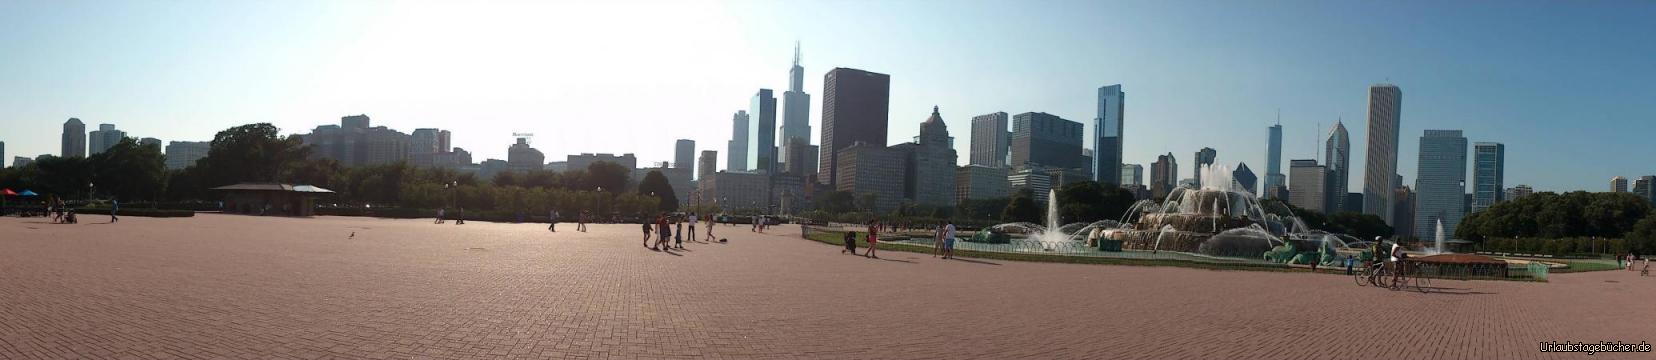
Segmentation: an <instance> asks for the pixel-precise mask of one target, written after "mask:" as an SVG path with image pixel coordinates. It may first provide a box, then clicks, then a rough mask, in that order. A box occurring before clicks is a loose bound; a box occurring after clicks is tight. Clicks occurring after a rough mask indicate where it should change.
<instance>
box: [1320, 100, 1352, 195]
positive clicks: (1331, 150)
mask: <svg viewBox="0 0 1656 360" xmlns="http://www.w3.org/2000/svg"><path fill="white" fill-rule="evenodd" d="M1350 137H1351V135H1350V134H1348V133H1346V128H1345V121H1342V120H1335V121H1334V129H1331V130H1329V131H1328V140H1327V141H1325V142H1324V144H1323V147H1324V149H1323V166H1324V167H1326V168H1328V188H1327V189H1325V190H1327V192H1326V194H1324V195H1326V196H1325V197H1326V199H1325V200H1324V201H1323V209H1325V210H1327V213H1329V214H1335V213H1339V212H1340V211H1341V210H1343V209H1345V199H1346V191H1347V189H1346V188H1347V187H1348V186H1349V185H1348V184H1350V182H1351V139H1350Z"/></svg>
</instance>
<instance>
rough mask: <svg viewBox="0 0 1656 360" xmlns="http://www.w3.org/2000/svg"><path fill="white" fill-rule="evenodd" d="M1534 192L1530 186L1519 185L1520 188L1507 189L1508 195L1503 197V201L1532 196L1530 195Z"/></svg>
mask: <svg viewBox="0 0 1656 360" xmlns="http://www.w3.org/2000/svg"><path fill="white" fill-rule="evenodd" d="M1534 192H1535V189H1532V188H1530V186H1529V185H1524V184H1518V186H1514V187H1510V188H1507V189H1506V191H1505V193H1506V194H1505V195H1502V198H1501V201H1513V200H1518V199H1520V198H1523V197H1525V196H1530V194H1532V193H1534Z"/></svg>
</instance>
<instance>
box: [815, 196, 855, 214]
mask: <svg viewBox="0 0 1656 360" xmlns="http://www.w3.org/2000/svg"><path fill="white" fill-rule="evenodd" d="M856 197H857V196H856V195H855V194H852V193H851V192H850V191H830V192H828V195H826V196H823V198H822V200H820V201H817V203H816V205H817V209H819V210H822V211H824V212H827V213H829V214H835V215H837V214H843V213H848V212H852V211H857V199H856Z"/></svg>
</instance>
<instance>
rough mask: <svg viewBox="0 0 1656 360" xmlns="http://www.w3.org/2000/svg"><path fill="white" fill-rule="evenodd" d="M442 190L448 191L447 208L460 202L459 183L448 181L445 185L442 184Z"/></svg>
mask: <svg viewBox="0 0 1656 360" xmlns="http://www.w3.org/2000/svg"><path fill="white" fill-rule="evenodd" d="M443 189H446V190H448V191H449V206H448V207H454V206H455V204H456V203H459V202H460V195H459V192H460V182H459V181H450V182H448V183H446V184H443Z"/></svg>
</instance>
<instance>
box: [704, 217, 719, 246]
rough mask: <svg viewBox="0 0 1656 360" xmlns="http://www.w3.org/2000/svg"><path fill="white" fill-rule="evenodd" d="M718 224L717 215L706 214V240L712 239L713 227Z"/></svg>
mask: <svg viewBox="0 0 1656 360" xmlns="http://www.w3.org/2000/svg"><path fill="white" fill-rule="evenodd" d="M718 225H719V216H718V215H709V216H707V241H713V228H714V227H717V226H718Z"/></svg>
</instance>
